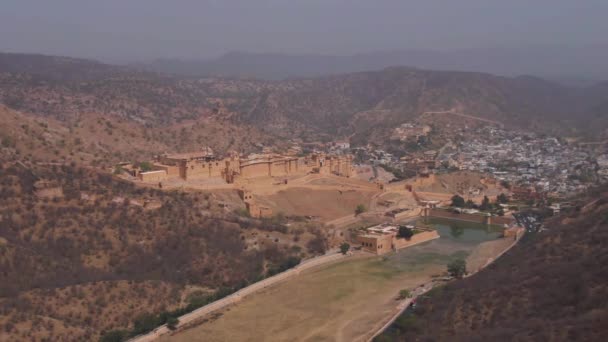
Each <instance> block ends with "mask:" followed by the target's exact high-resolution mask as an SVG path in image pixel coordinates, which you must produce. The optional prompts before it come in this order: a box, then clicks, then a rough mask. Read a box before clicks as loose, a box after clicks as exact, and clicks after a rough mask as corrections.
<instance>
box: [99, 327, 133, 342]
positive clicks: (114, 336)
mask: <svg viewBox="0 0 608 342" xmlns="http://www.w3.org/2000/svg"><path fill="white" fill-rule="evenodd" d="M128 337H129V332H128V331H126V330H110V331H108V332H106V333H104V334H102V335H101V337H100V338H99V342H122V341H126V340H127V338H128Z"/></svg>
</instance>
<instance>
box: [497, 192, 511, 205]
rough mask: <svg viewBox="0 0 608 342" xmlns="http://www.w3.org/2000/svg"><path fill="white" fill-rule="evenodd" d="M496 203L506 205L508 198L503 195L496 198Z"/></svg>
mask: <svg viewBox="0 0 608 342" xmlns="http://www.w3.org/2000/svg"><path fill="white" fill-rule="evenodd" d="M496 202H497V203H500V204H507V203H509V197H508V196H507V195H505V194H504V193H502V194H500V195H498V196H496Z"/></svg>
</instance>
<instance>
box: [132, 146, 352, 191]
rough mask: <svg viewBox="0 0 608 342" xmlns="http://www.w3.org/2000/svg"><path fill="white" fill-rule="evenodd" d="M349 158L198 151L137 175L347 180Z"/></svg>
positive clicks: (149, 178)
mask: <svg viewBox="0 0 608 342" xmlns="http://www.w3.org/2000/svg"><path fill="white" fill-rule="evenodd" d="M352 160H353V157H352V156H351V155H327V154H324V153H313V154H309V155H307V156H305V157H298V156H291V155H279V154H272V153H268V154H252V155H249V156H248V157H246V158H242V157H240V156H239V155H238V154H236V153H230V154H229V155H228V156H226V157H223V158H219V157H217V156H216V155H215V154H214V153H213V151H212V150H211V149H210V148H204V149H203V150H202V151H200V152H193V153H180V154H165V155H162V156H159V157H158V158H157V159H156V160H155V162H154V163H153V168H154V170H152V171H147V172H139V173H138V177H139V179H140V180H142V181H144V182H160V181H163V180H167V179H171V178H181V179H183V180H197V179H208V178H222V179H223V180H224V181H226V182H227V183H234V182H235V181H236V180H238V179H252V178H258V177H282V176H289V175H296V174H306V173H320V174H334V175H337V176H342V177H350V176H351V175H352V174H353V172H354V171H353V166H352Z"/></svg>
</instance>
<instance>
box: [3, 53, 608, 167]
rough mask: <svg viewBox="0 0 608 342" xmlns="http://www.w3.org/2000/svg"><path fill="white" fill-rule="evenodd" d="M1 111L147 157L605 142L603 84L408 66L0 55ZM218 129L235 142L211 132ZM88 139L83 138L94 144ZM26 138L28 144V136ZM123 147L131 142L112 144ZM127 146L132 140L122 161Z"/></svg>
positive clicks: (606, 94) (607, 102) (607, 105)
mask: <svg viewBox="0 0 608 342" xmlns="http://www.w3.org/2000/svg"><path fill="white" fill-rule="evenodd" d="M233 56H234V58H235V59H239V58H237V57H238V55H233ZM370 67H371V66H370ZM226 70H229V69H226ZM235 70H236V69H235ZM260 70H261V69H260ZM235 72H236V71H235ZM0 103H3V104H4V105H6V106H7V107H8V108H9V109H12V110H17V111H20V112H22V113H30V114H34V115H37V116H43V117H46V118H53V119H55V120H58V121H59V122H58V123H57V124H58V125H66V123H67V126H68V127H70V126H73V125H78V127H81V126H80V125H81V123H82V121H83V120H85V119H87V120H90V121H92V122H97V121H99V122H101V123H100V124H98V125H102V127H101V129H97V131H98V132H105V130H106V128H107V127H106V126H108V124H106V123H104V121H103V120H96V119H95V118H97V117H98V118H106V119H108V120H112V121H113V123H112V125H113V126H114V127H116V129H119V128H120V129H124V130H125V131H130V132H132V134H131V135H137V139H136V137H135V136H133V137H131V138H130V140H131V144H132V145H138V146H142V149H143V148H144V147H146V148H147V150H146V152H147V153H154V152H155V151H156V152H158V150H159V149H183V150H189V149H192V148H194V147H195V146H200V145H203V144H205V145H210V146H212V147H213V148H214V149H216V150H220V151H225V150H229V149H239V150H241V149H246V148H247V146H251V143H252V142H255V141H258V142H259V141H266V142H269V143H270V142H271V141H275V142H276V141H284V139H293V138H300V139H302V140H305V141H319V140H331V139H335V138H336V137H338V138H342V139H344V138H347V137H348V138H350V139H351V143H353V144H354V145H363V144H368V143H372V144H376V145H378V146H383V147H387V145H389V144H390V145H391V146H392V145H393V142H392V141H391V139H390V137H391V135H392V133H393V132H394V128H395V127H397V126H399V125H401V124H403V123H406V122H423V123H425V124H433V125H434V126H435V129H434V131H435V132H437V133H438V135H441V136H442V137H446V136H449V135H450V134H454V132H456V131H457V129H456V128H455V127H461V128H463V127H464V128H467V127H471V126H472V125H479V124H481V125H485V124H488V123H490V122H494V123H499V124H501V125H504V126H508V127H513V128H523V129H527V130H534V131H538V132H546V133H550V134H555V135H561V136H578V137H582V136H585V138H586V139H595V138H599V137H600V136H602V135H603V136H608V134H607V133H608V131H607V129H608V115H607V114H608V82H603V83H597V84H594V85H592V86H579V87H574V86H567V85H563V84H559V83H557V82H553V81H547V80H545V79H541V78H538V77H532V76H519V77H505V76H496V75H492V74H488V73H480V72H463V71H437V70H424V69H419V68H408V67H389V68H384V69H381V70H376V71H366V72H353V73H345V74H336V75H327V76H322V77H307V78H292V79H287V80H260V79H243V78H227V77H194V76H192V75H189V76H183V75H175V74H164V73H156V72H150V71H141V70H138V69H137V68H132V67H131V68H129V67H124V66H112V65H107V64H103V63H99V62H95V61H89V60H82V59H72V58H65V57H55V56H39V55H23V54H0ZM437 112H439V113H441V114H438V113H437ZM428 114H430V116H429V115H428ZM11 115H12V114H11ZM7 117H10V116H7ZM110 118H113V119H110ZM18 121H19V120H17V121H15V120H12V121H11V122H12V123H11V127H16V128H15V129H17V130H19V132H21V131H20V128H19V126H18V125H17V123H16V122H18ZM96 125H97V124H93V126H96ZM133 127H137V128H136V129H134V128H133ZM220 127H221V128H223V129H226V130H227V131H225V132H230V131H232V132H233V133H232V134H228V135H225V134H219V133H218V134H214V133H213V132H220V130H219V129H220ZM186 128H188V129H191V131H188V130H186ZM71 131H72V132H77V130H74V129H73V128H72V130H71ZM161 132H164V133H161ZM168 132H170V134H168ZM0 133H2V132H0ZM82 133H83V138H82V139H84V140H87V139H89V138H93V136H87V135H86V134H85V133H86V132H82ZM135 133H138V134H135ZM139 133H141V136H139ZM178 133H179V134H178ZM15 134H16V132H13V133H11V135H15ZM19 134H20V135H21V136H23V137H24V139H25V138H26V137H28V134H27V132H25V131H24V132H21V133H19ZM119 137H120V138H124V137H125V136H124V135H122V134H121V135H117V136H112V139H114V140H116V139H119ZM151 137H154V138H151ZM97 138H98V139H100V141H101V140H104V139H106V138H107V137H102V136H99V137H97ZM275 138H281V139H280V140H275ZM448 138H449V137H448ZM136 140H137V141H138V143H137V144H135V141H136ZM148 140H151V141H155V142H159V141H160V140H162V145H163V146H162V147H158V146H157V147H154V148H151V146H150V145H149V144H146V143H145V141H148ZM110 145H111V144H108V146H104V149H105V150H106V151H107V152H106V153H105V154H107V155H108V156H112V155H116V154H115V153H112V152H111V151H112V149H113V147H112V146H110ZM129 146H130V145H129V144H126V142H125V145H124V147H125V149H124V151H125V152H128V151H129ZM394 148H395V149H398V150H403V149H404V148H405V147H404V146H395V147H394ZM138 153H139V154H141V152H138Z"/></svg>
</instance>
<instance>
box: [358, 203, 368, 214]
mask: <svg viewBox="0 0 608 342" xmlns="http://www.w3.org/2000/svg"><path fill="white" fill-rule="evenodd" d="M366 211H367V208H365V206H364V205H363V204H359V205H358V206H357V208H355V215H359V214H363V213H364V212H366Z"/></svg>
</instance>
